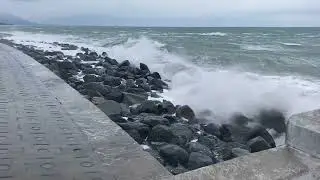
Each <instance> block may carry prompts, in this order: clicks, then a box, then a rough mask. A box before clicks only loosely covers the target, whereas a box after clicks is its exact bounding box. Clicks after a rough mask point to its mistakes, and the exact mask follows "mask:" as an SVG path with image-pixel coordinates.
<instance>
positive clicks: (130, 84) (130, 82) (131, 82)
mask: <svg viewBox="0 0 320 180" xmlns="http://www.w3.org/2000/svg"><path fill="white" fill-rule="evenodd" d="M126 86H127V88H133V87H136V85H135V82H134V80H133V79H127V80H126Z"/></svg>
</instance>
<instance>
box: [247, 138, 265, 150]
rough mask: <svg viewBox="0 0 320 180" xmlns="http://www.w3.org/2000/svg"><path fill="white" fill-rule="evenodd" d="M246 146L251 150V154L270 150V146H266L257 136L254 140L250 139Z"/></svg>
mask: <svg viewBox="0 0 320 180" xmlns="http://www.w3.org/2000/svg"><path fill="white" fill-rule="evenodd" d="M248 146H249V147H250V149H251V151H250V152H251V153H255V152H259V151H263V150H267V149H270V148H271V146H270V145H269V144H268V142H267V141H265V140H264V139H263V138H262V137H260V136H258V137H256V138H253V139H251V140H250V141H248Z"/></svg>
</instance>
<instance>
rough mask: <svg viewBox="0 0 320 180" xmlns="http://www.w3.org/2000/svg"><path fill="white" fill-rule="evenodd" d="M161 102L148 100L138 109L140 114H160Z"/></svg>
mask: <svg viewBox="0 0 320 180" xmlns="http://www.w3.org/2000/svg"><path fill="white" fill-rule="evenodd" d="M158 104H159V102H158V101H151V100H147V101H145V102H143V103H142V104H141V105H139V106H138V107H137V109H138V111H139V113H153V114H159V105H158Z"/></svg>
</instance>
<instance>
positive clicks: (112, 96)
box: [104, 89, 124, 103]
mask: <svg viewBox="0 0 320 180" xmlns="http://www.w3.org/2000/svg"><path fill="white" fill-rule="evenodd" d="M104 97H105V98H106V99H109V100H114V101H116V102H118V103H121V102H122V101H123V97H124V95H123V93H122V92H121V91H120V90H118V89H111V90H110V92H109V93H108V94H105V95H104Z"/></svg>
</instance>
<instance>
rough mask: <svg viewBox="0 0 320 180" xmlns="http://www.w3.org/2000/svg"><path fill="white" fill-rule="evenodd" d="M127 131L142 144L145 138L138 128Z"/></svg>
mask: <svg viewBox="0 0 320 180" xmlns="http://www.w3.org/2000/svg"><path fill="white" fill-rule="evenodd" d="M127 133H128V134H129V135H130V136H131V137H132V138H133V139H134V140H135V141H137V143H139V144H142V143H143V141H144V139H143V138H142V137H141V136H140V133H139V132H138V130H136V129H131V130H128V131H127Z"/></svg>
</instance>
